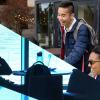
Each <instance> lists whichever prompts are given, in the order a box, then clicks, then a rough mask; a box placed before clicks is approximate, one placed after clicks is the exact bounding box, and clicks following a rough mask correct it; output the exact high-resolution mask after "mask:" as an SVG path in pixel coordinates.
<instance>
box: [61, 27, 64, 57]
mask: <svg viewBox="0 0 100 100" xmlns="http://www.w3.org/2000/svg"><path fill="white" fill-rule="evenodd" d="M61 34H62V41H61V44H62V47H61V55H60V56H61V59H64V52H65V51H64V48H65V45H64V41H65V40H64V39H65V37H64V27H61Z"/></svg>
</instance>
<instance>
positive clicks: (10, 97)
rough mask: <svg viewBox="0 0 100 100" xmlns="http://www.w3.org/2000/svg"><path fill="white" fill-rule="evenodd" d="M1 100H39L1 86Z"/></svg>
mask: <svg viewBox="0 0 100 100" xmlns="http://www.w3.org/2000/svg"><path fill="white" fill-rule="evenodd" d="M0 100H38V99H35V98H31V97H29V96H26V95H24V94H21V93H18V92H15V91H13V90H10V89H7V88H5V87H2V86H0Z"/></svg>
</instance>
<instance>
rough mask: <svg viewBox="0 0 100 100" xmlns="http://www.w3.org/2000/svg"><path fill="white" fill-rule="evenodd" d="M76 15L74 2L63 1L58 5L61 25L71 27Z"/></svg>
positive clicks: (58, 16)
mask: <svg viewBox="0 0 100 100" xmlns="http://www.w3.org/2000/svg"><path fill="white" fill-rule="evenodd" d="M73 16H74V5H73V3H72V2H62V3H61V4H60V5H59V7H58V15H57V18H58V20H59V22H60V24H61V26H66V27H69V26H70V24H71V22H72V20H73Z"/></svg>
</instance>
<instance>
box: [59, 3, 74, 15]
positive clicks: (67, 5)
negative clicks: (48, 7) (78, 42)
mask: <svg viewBox="0 0 100 100" xmlns="http://www.w3.org/2000/svg"><path fill="white" fill-rule="evenodd" d="M59 7H62V8H69V10H70V11H71V13H74V5H73V2H68V1H65V2H61V3H60V5H59Z"/></svg>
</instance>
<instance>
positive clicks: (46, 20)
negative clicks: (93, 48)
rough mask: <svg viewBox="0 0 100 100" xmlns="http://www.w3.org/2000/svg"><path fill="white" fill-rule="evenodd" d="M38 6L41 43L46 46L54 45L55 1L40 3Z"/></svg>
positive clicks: (39, 38)
mask: <svg viewBox="0 0 100 100" xmlns="http://www.w3.org/2000/svg"><path fill="white" fill-rule="evenodd" d="M36 7H37V8H36V14H37V15H36V18H37V19H36V23H37V34H38V40H39V45H40V46H42V47H44V48H50V47H54V39H55V37H54V33H55V31H54V18H55V14H54V13H55V8H54V3H51V2H50V3H39V4H37V6H36Z"/></svg>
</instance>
